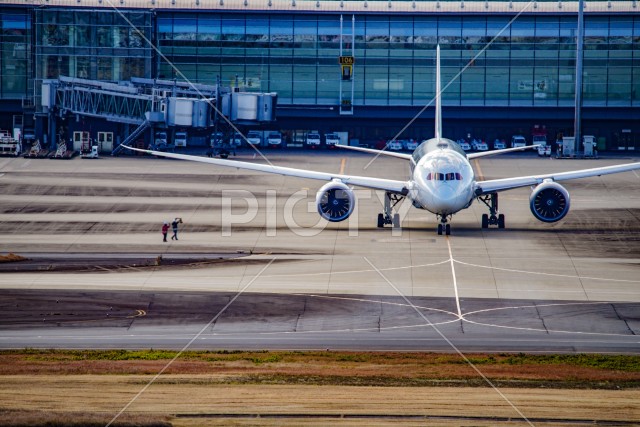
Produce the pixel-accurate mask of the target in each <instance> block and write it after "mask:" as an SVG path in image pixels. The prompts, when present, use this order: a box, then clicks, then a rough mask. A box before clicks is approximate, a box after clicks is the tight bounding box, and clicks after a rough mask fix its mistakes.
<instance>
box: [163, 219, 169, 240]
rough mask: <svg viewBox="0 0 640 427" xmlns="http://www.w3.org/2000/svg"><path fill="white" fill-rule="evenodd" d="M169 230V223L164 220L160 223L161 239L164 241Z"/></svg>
mask: <svg viewBox="0 0 640 427" xmlns="http://www.w3.org/2000/svg"><path fill="white" fill-rule="evenodd" d="M168 232H169V223H168V222H166V221H165V223H164V224H162V241H163V242H166V241H167V233H168Z"/></svg>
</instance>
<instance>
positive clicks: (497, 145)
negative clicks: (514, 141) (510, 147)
mask: <svg viewBox="0 0 640 427" xmlns="http://www.w3.org/2000/svg"><path fill="white" fill-rule="evenodd" d="M505 148H507V143H506V142H505V140H504V139H498V138H496V140H495V141H493V149H494V150H504V149H505Z"/></svg>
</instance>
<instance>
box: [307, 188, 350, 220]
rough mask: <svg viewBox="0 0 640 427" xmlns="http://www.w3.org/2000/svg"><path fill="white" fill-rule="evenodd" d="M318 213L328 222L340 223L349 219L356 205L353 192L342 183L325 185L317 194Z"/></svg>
mask: <svg viewBox="0 0 640 427" xmlns="http://www.w3.org/2000/svg"><path fill="white" fill-rule="evenodd" d="M316 205H317V206H318V213H319V214H320V216H321V217H322V218H324V219H326V220H327V221H331V222H340V221H344V220H345V219H347V218H349V215H351V212H353V208H354V207H355V205H356V198H355V195H354V194H353V190H351V189H350V188H349V187H347V185H346V184H344V183H342V182H340V181H332V182H329V183H327V184H325V185H323V186H322V187H321V188H320V190H318V194H316Z"/></svg>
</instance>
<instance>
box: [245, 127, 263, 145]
mask: <svg viewBox="0 0 640 427" xmlns="http://www.w3.org/2000/svg"><path fill="white" fill-rule="evenodd" d="M247 142H248V143H249V144H251V145H260V144H262V133H261V132H258V131H257V130H250V131H249V132H248V133H247Z"/></svg>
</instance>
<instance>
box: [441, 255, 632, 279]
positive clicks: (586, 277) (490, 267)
mask: <svg viewBox="0 0 640 427" xmlns="http://www.w3.org/2000/svg"><path fill="white" fill-rule="evenodd" d="M453 262H455V263H458V264H462V265H466V266H469V267H478V268H487V269H490V270H500V271H508V272H510V273H523V274H537V275H540V276H551V277H565V278H568V279H578V280H600V281H604V282H621V283H640V280H628V279H610V278H605V277H589V276H577V275H570V274H559V273H544V272H542V271H528V270H515V269H512V268H501V267H494V266H490V265H479V264H471V263H469V262H464V261H459V260H457V259H454V260H453Z"/></svg>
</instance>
